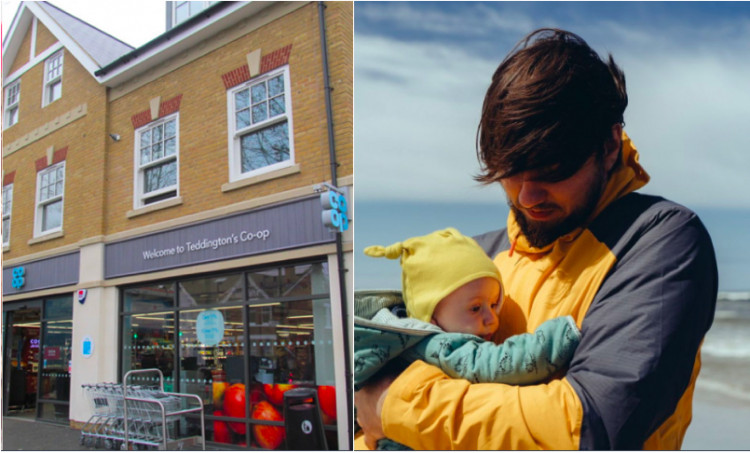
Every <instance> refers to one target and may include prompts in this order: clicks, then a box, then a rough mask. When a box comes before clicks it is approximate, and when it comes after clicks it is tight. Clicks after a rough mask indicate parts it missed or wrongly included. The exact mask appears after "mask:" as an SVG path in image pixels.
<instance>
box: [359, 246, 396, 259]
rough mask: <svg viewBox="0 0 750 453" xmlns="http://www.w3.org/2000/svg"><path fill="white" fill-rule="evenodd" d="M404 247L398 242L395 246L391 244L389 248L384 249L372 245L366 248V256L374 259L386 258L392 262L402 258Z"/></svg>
mask: <svg viewBox="0 0 750 453" xmlns="http://www.w3.org/2000/svg"><path fill="white" fill-rule="evenodd" d="M403 250H404V246H403V244H402V243H401V242H396V243H395V244H391V245H389V246H388V247H383V246H382V245H371V246H370V247H367V248H365V255H367V256H371V257H373V258H382V257H386V258H388V259H391V260H395V259H398V258H401V253H403Z"/></svg>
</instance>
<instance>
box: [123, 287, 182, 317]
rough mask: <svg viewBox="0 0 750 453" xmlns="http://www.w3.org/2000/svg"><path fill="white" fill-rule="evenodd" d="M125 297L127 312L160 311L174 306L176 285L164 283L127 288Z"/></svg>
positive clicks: (125, 309)
mask: <svg viewBox="0 0 750 453" xmlns="http://www.w3.org/2000/svg"><path fill="white" fill-rule="evenodd" d="M123 299H124V306H123V310H124V311H125V312H142V311H154V312H160V311H164V310H168V309H171V308H172V306H173V301H174V287H173V285H171V284H164V285H152V286H142V287H139V288H131V289H127V290H125V294H124V297H123Z"/></svg>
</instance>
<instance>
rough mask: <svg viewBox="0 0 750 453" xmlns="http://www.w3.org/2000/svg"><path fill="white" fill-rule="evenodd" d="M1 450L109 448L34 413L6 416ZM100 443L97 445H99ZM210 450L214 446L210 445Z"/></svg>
mask: <svg viewBox="0 0 750 453" xmlns="http://www.w3.org/2000/svg"><path fill="white" fill-rule="evenodd" d="M0 443H1V444H2V450H3V451H6V450H24V451H50V450H52V451H97V450H98V451H101V450H107V448H105V446H104V445H103V444H98V445H93V446H86V445H81V430H79V429H75V428H71V427H70V426H67V425H56V424H53V423H47V422H43V421H39V420H34V418H33V417H28V416H26V417H14V416H6V417H3V430H2V437H1V438H0ZM96 447H98V448H96ZM200 447H201V446H200V444H190V443H188V444H186V445H182V444H177V446H176V447H175V449H177V450H186V451H191V450H192V451H196V450H202V448H200ZM206 449H207V450H214V449H215V448H211V447H207V448H206Z"/></svg>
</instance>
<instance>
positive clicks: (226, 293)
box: [122, 262, 336, 449]
mask: <svg viewBox="0 0 750 453" xmlns="http://www.w3.org/2000/svg"><path fill="white" fill-rule="evenodd" d="M328 280H329V275H328V266H327V264H326V263H325V262H314V263H302V264H292V265H288V266H271V267H267V268H257V269H252V270H248V271H246V272H243V273H234V274H221V275H212V276H206V277H201V278H191V279H184V280H179V281H175V282H169V283H164V284H151V285H142V286H139V287H136V288H128V289H126V290H124V291H123V311H124V313H123V315H122V326H123V328H122V332H123V358H122V373H125V372H127V371H128V370H130V369H136V368H145V367H147V365H144V362H143V358H144V357H147V356H148V355H149V353H148V352H147V351H149V349H148V348H149V346H151V347H152V349H153V346H158V348H159V349H162V350H163V351H164V352H162V354H164V353H165V352H166V351H167V350H169V351H170V352H173V353H174V354H173V355H172V356H171V357H172V358H173V359H174V361H173V363H174V367H175V369H174V372H173V373H172V374H171V375H172V376H174V379H175V380H174V385H173V386H171V387H170V388H171V389H172V390H174V391H178V392H186V393H191V394H195V395H198V396H200V397H201V398H202V399H203V401H204V403H205V413H206V436H207V440H208V441H209V442H215V443H219V444H228V446H233V447H236V448H246V447H247V446H250V447H260V448H268V449H275V448H283V439H284V436H283V422H281V421H280V420H281V418H280V417H281V414H282V413H283V393H284V391H286V390H288V389H291V388H294V387H310V388H321V387H325V388H326V389H328V392H329V394H332V391H331V389H333V387H334V386H335V379H334V373H333V366H332V364H333V363H334V357H333V336H332V327H331V326H332V323H331V309H330V308H331V307H330V295H329V292H328V291H329V290H328V287H329V284H328ZM166 288H178V293H177V294H176V296H177V297H176V300H175V298H174V297H173V296H174V295H173V294H172V293H164V292H163V291H164V289H166ZM174 302H176V304H175V305H170V304H173V303H174ZM170 307H171V308H170ZM136 310H137V311H138V313H135V311H136ZM151 318H153V319H151ZM173 320H176V321H177V322H176V323H175V322H174V321H173ZM147 322H152V323H153V324H146V323H147ZM138 329H140V330H138ZM134 333H137V336H138V339H137V341H136V340H135V338H134V337H133V335H134ZM141 340H145V341H144V342H143V343H139V342H140V341H141ZM144 346H145V349H144ZM171 347H173V348H174V349H170V348H171ZM134 348H135V350H134ZM154 353H156V351H154ZM148 366H153V365H148ZM157 366H158V365H157ZM158 367H159V368H161V367H160V366H158ZM329 399H330V398H329ZM331 408H333V409H331ZM326 411H327V412H326ZM326 411H324V422H325V425H326V431H327V436H328V442H329V447H331V448H335V445H336V418H335V415H336V414H335V401H333V402H332V401H328V405H327V406H326Z"/></svg>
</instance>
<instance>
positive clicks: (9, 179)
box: [3, 170, 16, 187]
mask: <svg viewBox="0 0 750 453" xmlns="http://www.w3.org/2000/svg"><path fill="white" fill-rule="evenodd" d="M15 179H16V171H15V170H13V171H12V172H10V173H6V174H5V175H3V187H5V186H7V185H8V184H13V181H15Z"/></svg>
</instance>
